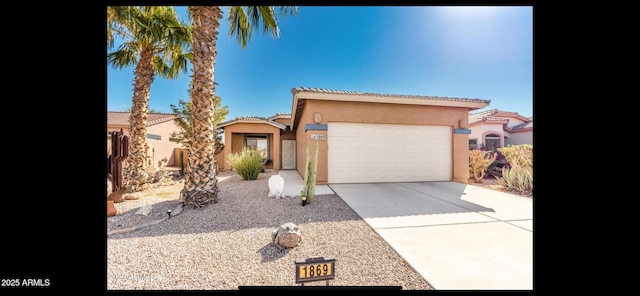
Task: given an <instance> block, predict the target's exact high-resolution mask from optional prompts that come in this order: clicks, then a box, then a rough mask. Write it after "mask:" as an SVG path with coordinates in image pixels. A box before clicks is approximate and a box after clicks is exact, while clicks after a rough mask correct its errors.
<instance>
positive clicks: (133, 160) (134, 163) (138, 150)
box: [124, 49, 154, 192]
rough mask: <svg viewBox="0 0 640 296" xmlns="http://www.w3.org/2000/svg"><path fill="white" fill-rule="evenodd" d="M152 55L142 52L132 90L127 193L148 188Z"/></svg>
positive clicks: (126, 181) (126, 168)
mask: <svg viewBox="0 0 640 296" xmlns="http://www.w3.org/2000/svg"><path fill="white" fill-rule="evenodd" d="M152 57H153V53H152V52H151V50H144V49H143V50H142V51H141V52H140V61H139V62H138V64H137V65H136V70H135V73H134V74H135V82H134V88H133V102H132V105H131V117H130V118H129V124H130V127H129V139H130V140H129V156H128V157H127V161H126V163H127V166H126V167H125V169H124V186H125V191H126V192H137V191H143V190H146V189H148V188H149V184H148V183H147V178H148V175H149V173H148V171H147V143H146V141H145V139H146V135H147V111H148V109H149V92H150V90H151V83H152V82H153V75H154V74H153V60H152Z"/></svg>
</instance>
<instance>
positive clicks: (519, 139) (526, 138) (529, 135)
mask: <svg viewBox="0 0 640 296" xmlns="http://www.w3.org/2000/svg"><path fill="white" fill-rule="evenodd" d="M504 142H505V146H508V145H520V144H529V145H533V131H532V130H531V131H523V132H517V133H514V132H512V133H511V137H509V138H505V139H504Z"/></svg>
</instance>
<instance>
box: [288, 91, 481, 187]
mask: <svg viewBox="0 0 640 296" xmlns="http://www.w3.org/2000/svg"><path fill="white" fill-rule="evenodd" d="M316 112H320V114H321V115H322V120H321V122H320V124H327V123H329V122H354V123H390V124H419V125H439V126H451V127H453V128H458V127H459V126H458V123H459V120H466V119H467V118H468V116H469V109H467V108H459V107H458V108H457V107H444V106H426V105H403V104H385V103H366V102H337V101H326V100H306V101H305V105H304V109H303V110H302V112H301V114H300V115H299V116H300V122H299V124H298V126H297V127H296V130H297V132H296V134H297V138H296V140H297V142H298V143H297V145H298V148H297V151H296V153H297V167H298V171H299V172H300V173H301V174H302V175H304V164H305V161H306V154H305V148H306V144H307V143H308V142H311V140H310V135H311V134H312V133H324V134H325V137H326V131H307V132H306V133H305V131H304V128H305V125H306V124H316V123H315V122H314V121H313V119H314V118H313V117H314V114H315V113H316ZM313 147H314V145H310V148H313ZM452 149H453V151H452V152H453V158H454V160H453V162H452V163H453V168H452V170H453V178H454V179H455V180H456V181H458V182H462V183H466V182H467V179H468V178H467V176H468V173H469V167H468V157H469V154H468V135H466V134H459V135H456V137H454V140H453V143H452ZM311 151H314V150H313V149H312V150H311ZM311 156H313V153H311ZM455 158H460V159H458V160H456V159H455ZM465 159H466V167H465ZM327 173H328V172H327V141H326V140H321V141H320V154H319V156H318V175H317V184H326V182H327V180H328V178H327Z"/></svg>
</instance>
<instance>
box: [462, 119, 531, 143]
mask: <svg viewBox="0 0 640 296" xmlns="http://www.w3.org/2000/svg"><path fill="white" fill-rule="evenodd" d="M469 129H470V130H471V134H469V149H478V148H486V149H495V148H499V147H504V146H509V145H520V144H529V145H533V117H524V116H521V115H519V114H518V113H516V112H506V111H501V110H498V109H491V110H487V111H482V112H478V113H472V114H469Z"/></svg>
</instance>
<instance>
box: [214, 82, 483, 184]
mask: <svg viewBox="0 0 640 296" xmlns="http://www.w3.org/2000/svg"><path fill="white" fill-rule="evenodd" d="M292 95H293V97H292V107H291V113H290V114H276V115H274V116H272V117H268V118H265V117H253V116H250V117H239V118H236V119H234V120H230V121H226V122H223V123H221V124H220V125H219V126H218V127H220V128H223V129H224V130H225V132H224V133H225V152H224V154H225V155H228V154H229V153H234V152H238V151H241V150H242V148H243V147H249V148H252V149H256V150H260V151H261V153H263V156H264V157H265V158H266V159H269V160H270V161H269V162H268V164H267V168H272V169H277V170H281V169H295V170H297V171H298V172H299V173H300V174H301V175H304V166H305V163H306V152H305V151H306V147H307V144H309V145H310V151H311V155H312V156H313V151H315V143H316V141H318V143H319V145H320V152H319V155H318V172H317V184H328V183H369V182H415V181H455V182H460V183H465V184H466V183H467V181H468V177H469V154H468V153H469V134H470V133H471V130H469V129H468V126H467V122H468V119H469V112H470V111H473V110H478V109H482V108H484V107H486V106H488V105H489V103H490V101H489V100H480V99H467V98H449V97H433V96H413V95H390V94H375V93H365V92H356V91H337V90H327V89H318V88H307V87H300V88H293V89H292ZM218 165H219V166H221V165H220V164H218ZM224 167H225V169H230V167H229V164H227V163H225V164H224Z"/></svg>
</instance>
